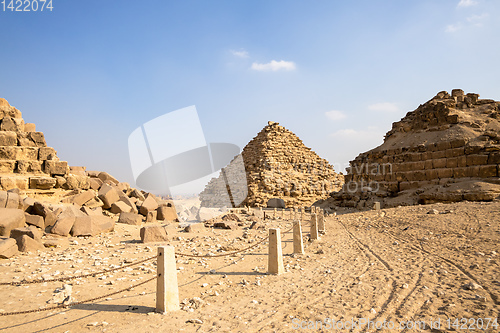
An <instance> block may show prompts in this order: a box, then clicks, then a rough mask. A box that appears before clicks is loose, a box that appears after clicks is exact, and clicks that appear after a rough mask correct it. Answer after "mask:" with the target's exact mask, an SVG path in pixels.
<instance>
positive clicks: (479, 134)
mask: <svg viewBox="0 0 500 333" xmlns="http://www.w3.org/2000/svg"><path fill="white" fill-rule="evenodd" d="M499 164H500V102H495V101H494V100H491V99H479V95H478V94H471V93H469V94H464V92H463V91H462V90H460V89H455V90H453V91H452V93H451V95H450V94H449V93H448V92H446V91H442V92H439V93H438V94H437V95H436V96H435V97H434V98H432V99H431V100H429V101H428V102H426V103H425V104H423V105H420V106H419V107H418V108H417V109H416V110H415V111H412V112H409V113H408V114H407V115H406V116H405V117H404V118H403V119H401V121H399V122H396V123H394V124H393V126H392V129H391V130H390V131H389V132H388V133H387V134H386V136H385V140H384V143H383V144H382V145H380V146H379V147H376V148H374V149H372V150H370V151H368V152H366V153H362V154H360V155H359V156H358V157H356V159H354V161H351V162H350V170H349V172H348V175H346V184H345V185H344V188H343V190H342V191H341V192H339V193H332V199H330V200H328V202H329V204H333V205H335V204H336V205H341V206H350V207H358V208H362V207H371V205H372V203H373V201H383V202H384V203H385V206H394V205H399V204H415V203H433V202H455V201H461V200H469V201H482V200H493V199H495V198H497V197H498V196H499V195H500V180H499V178H498V177H499ZM403 197H404V200H403V199H402V198H403ZM397 198H399V199H397Z"/></svg>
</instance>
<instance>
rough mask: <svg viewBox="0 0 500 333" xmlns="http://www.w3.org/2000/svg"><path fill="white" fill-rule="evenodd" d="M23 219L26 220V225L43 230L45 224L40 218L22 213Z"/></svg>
mask: <svg viewBox="0 0 500 333" xmlns="http://www.w3.org/2000/svg"><path fill="white" fill-rule="evenodd" d="M24 217H25V218H26V224H28V225H33V226H36V227H38V228H41V229H45V222H44V220H43V217H42V216H39V215H31V214H28V213H24Z"/></svg>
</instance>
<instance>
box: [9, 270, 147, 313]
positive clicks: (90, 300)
mask: <svg viewBox="0 0 500 333" xmlns="http://www.w3.org/2000/svg"><path fill="white" fill-rule="evenodd" d="M155 279H156V276H155V277H152V278H151V279H148V280H146V281H142V282H140V283H137V284H134V285H133V286H130V287H128V288H125V289H121V290H118V291H114V292H112V293H109V294H106V295H102V296H98V297H94V298H89V299H86V300H84V301H79V302H72V303H69V304H59V305H54V306H49V307H46V308H42V309H35V310H25V311H15V312H0V317H1V316H13V315H19V314H27V313H35V312H43V311H50V310H57V309H67V308H70V307H72V306H75V305H80V304H84V303H90V302H94V301H97V300H100V299H103V298H107V297H110V296H113V295H116V294H120V293H122V292H124V291H129V290H131V289H134V288H136V287H139V286H141V285H143V284H146V283H148V282H150V281H153V280H155Z"/></svg>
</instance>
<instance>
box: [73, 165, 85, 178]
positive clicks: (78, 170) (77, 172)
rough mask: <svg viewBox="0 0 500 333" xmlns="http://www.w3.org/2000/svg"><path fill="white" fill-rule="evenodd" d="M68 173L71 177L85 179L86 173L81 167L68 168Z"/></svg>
mask: <svg viewBox="0 0 500 333" xmlns="http://www.w3.org/2000/svg"><path fill="white" fill-rule="evenodd" d="M69 173H70V174H72V175H80V176H85V177H87V172H86V171H85V167H82V166H70V167H69Z"/></svg>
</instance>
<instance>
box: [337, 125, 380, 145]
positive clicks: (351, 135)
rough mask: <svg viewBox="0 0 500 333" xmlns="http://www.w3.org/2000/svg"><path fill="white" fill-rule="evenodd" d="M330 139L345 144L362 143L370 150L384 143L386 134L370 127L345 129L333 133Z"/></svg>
mask: <svg viewBox="0 0 500 333" xmlns="http://www.w3.org/2000/svg"><path fill="white" fill-rule="evenodd" d="M330 137H332V138H335V139H337V140H339V141H340V140H341V141H343V142H346V141H348V142H351V143H357V144H360V143H361V144H363V145H364V146H366V147H367V148H368V147H370V146H371V147H374V145H376V144H377V143H379V142H382V140H383V138H384V132H383V131H381V130H380V129H378V128H376V127H373V126H369V127H367V128H366V129H352V128H345V129H341V130H338V131H336V132H333V133H331V134H330Z"/></svg>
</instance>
